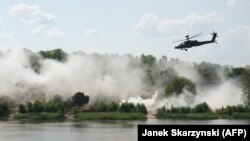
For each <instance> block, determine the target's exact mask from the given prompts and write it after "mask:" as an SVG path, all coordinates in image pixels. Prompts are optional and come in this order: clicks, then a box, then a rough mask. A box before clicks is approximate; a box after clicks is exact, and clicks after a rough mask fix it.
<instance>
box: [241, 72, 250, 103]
mask: <svg viewBox="0 0 250 141" xmlns="http://www.w3.org/2000/svg"><path fill="white" fill-rule="evenodd" d="M241 86H242V89H243V93H244V95H245V97H246V98H245V103H246V105H250V69H245V71H244V72H243V73H242V77H241Z"/></svg>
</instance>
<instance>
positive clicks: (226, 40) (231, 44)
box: [194, 25, 250, 66]
mask: <svg viewBox="0 0 250 141" xmlns="http://www.w3.org/2000/svg"><path fill="white" fill-rule="evenodd" d="M201 49H202V47H201V48H200V49H199V52H198V49H197V53H194V54H195V55H196V56H199V53H200V50H201ZM203 49H204V52H202V53H200V56H199V57H194V58H199V59H201V60H202V59H203V60H204V59H207V60H208V61H210V62H216V63H219V64H224V65H235V66H244V65H247V64H248V65H249V59H250V25H240V26H237V27H235V28H231V29H229V30H227V31H225V32H224V33H219V38H218V44H217V45H214V46H213V45H210V47H209V46H207V47H204V48H203Z"/></svg>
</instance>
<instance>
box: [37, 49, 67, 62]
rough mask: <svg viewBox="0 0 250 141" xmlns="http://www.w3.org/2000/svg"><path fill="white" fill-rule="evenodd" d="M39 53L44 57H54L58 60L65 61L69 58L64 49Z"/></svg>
mask: <svg viewBox="0 0 250 141" xmlns="http://www.w3.org/2000/svg"><path fill="white" fill-rule="evenodd" d="M39 54H40V55H41V56H42V57H43V58H48V59H54V60H57V61H65V60H66V59H67V53H65V52H64V51H63V50H62V49H54V50H48V51H40V52H39Z"/></svg>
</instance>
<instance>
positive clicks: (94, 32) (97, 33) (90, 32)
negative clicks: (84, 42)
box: [84, 29, 103, 37]
mask: <svg viewBox="0 0 250 141" xmlns="http://www.w3.org/2000/svg"><path fill="white" fill-rule="evenodd" d="M84 34H85V35H87V36H95V37H100V36H103V33H101V32H100V31H98V30H97V29H89V30H86V31H85V32H84Z"/></svg>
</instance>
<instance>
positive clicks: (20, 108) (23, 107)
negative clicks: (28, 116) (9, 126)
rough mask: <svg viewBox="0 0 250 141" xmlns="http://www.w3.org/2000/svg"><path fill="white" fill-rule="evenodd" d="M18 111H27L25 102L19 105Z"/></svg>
mask: <svg viewBox="0 0 250 141" xmlns="http://www.w3.org/2000/svg"><path fill="white" fill-rule="evenodd" d="M18 112H19V113H26V108H25V106H24V105H23V104H20V105H19V106H18Z"/></svg>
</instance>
